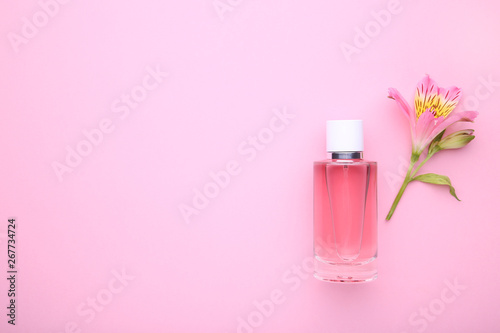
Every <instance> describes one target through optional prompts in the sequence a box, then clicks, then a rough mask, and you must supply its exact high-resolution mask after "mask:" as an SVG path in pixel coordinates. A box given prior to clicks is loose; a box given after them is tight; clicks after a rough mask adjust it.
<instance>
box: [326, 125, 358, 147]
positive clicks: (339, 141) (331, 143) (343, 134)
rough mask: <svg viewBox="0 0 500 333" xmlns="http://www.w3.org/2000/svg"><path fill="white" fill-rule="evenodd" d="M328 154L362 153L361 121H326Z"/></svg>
mask: <svg viewBox="0 0 500 333" xmlns="http://www.w3.org/2000/svg"><path fill="white" fill-rule="evenodd" d="M326 150H327V151H328V152H341V151H363V121H362V120H328V121H327V122H326Z"/></svg>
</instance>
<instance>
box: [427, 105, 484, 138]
mask: <svg viewBox="0 0 500 333" xmlns="http://www.w3.org/2000/svg"><path fill="white" fill-rule="evenodd" d="M478 114H479V112H477V111H462V112H455V113H452V114H451V115H450V116H449V117H447V118H444V120H441V121H438V122H437V124H436V126H435V127H434V129H433V130H432V133H431V134H430V137H431V139H430V140H429V142H430V141H432V139H434V138H435V137H436V135H438V134H439V133H441V131H442V130H444V129H446V128H447V127H448V126H450V125H453V124H454V123H456V122H459V121H468V122H473V121H474V119H475V118H476V117H477V115H478ZM440 118H442V117H440Z"/></svg>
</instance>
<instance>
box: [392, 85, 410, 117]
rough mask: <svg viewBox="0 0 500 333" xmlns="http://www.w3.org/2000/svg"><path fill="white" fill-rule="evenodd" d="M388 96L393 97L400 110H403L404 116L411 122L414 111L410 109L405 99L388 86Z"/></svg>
mask: <svg viewBox="0 0 500 333" xmlns="http://www.w3.org/2000/svg"><path fill="white" fill-rule="evenodd" d="M389 98H392V99H394V100H395V101H396V102H397V103H398V105H399V107H400V108H401V110H403V112H404V114H405V115H406V117H407V118H408V120H410V121H411V122H412V123H414V121H413V120H414V118H415V113H414V112H413V110H412V109H410V106H409V105H408V103H407V102H406V100H405V99H404V98H403V97H402V96H401V94H400V93H399V91H397V90H396V89H394V88H389Z"/></svg>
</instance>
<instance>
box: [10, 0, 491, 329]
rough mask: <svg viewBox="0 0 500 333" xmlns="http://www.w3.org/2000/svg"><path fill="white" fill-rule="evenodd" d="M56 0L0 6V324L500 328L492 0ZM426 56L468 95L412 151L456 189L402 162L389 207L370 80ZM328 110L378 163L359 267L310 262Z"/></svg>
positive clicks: (404, 86) (379, 96) (397, 153)
mask: <svg viewBox="0 0 500 333" xmlns="http://www.w3.org/2000/svg"><path fill="white" fill-rule="evenodd" d="M59 1H60V2H57V3H55V2H54V0H41V1H22V2H16V1H3V2H1V3H0V13H1V14H0V16H1V20H0V22H1V23H0V35H1V36H3V37H2V41H1V43H0V53H1V59H2V61H1V62H0V70H1V72H0V73H1V76H0V94H1V95H0V96H1V101H2V104H1V105H2V107H1V110H2V111H1V113H0V135H1V144H0V154H1V156H2V162H1V173H0V175H1V182H0V184H1V185H0V186H1V191H0V202H1V205H0V242H1V244H0V249H2V250H1V251H0V277H2V276H3V277H2V278H1V279H0V295H1V296H0V303H1V306H0V308H1V309H3V310H1V312H0V318H2V319H1V321H0V331H1V332H42V333H43V332H50V333H56V332H57V333H61V332H240V333H252V332H256V333H257V332H262V333H265V332H339V333H340V332H342V333H344V332H384V333H385V332H395V333H402V332H424V331H425V332H496V331H499V330H500V324H498V316H499V315H500V306H499V305H498V304H499V303H498V299H499V296H500V284H499V283H498V270H499V269H498V267H499V264H500V243H499V242H498V235H499V232H500V224H499V223H498V220H499V218H498V216H499V207H500V206H499V204H498V198H499V197H500V186H499V185H500V181H499V177H498V171H497V170H498V166H499V163H500V159H499V157H498V156H499V154H498V153H497V150H498V141H497V139H496V137H497V135H498V134H497V133H498V122H499V121H500V113H499V112H498V105H499V103H500V68H499V65H498V61H499V60H498V59H500V43H499V39H498V33H499V31H500V21H499V20H498V12H499V10H500V6H498V4H497V3H495V2H494V1H489V0H483V1H472V0H470V1H451V0H450V1H440V2H437V1H409V0H401V1H400V3H399V4H398V3H397V2H394V1H372V2H368V1H366V2H363V1H342V2H339V1H309V2H304V1H302V2H297V1H285V0H281V1H279V0H276V1H262V0H252V1H244V0H216V1H215V2H214V1H213V0H206V1H192V0H191V1H190V0H184V1H159V0H157V1H148V2H133V1H116V0H115V1H105V2H102V1H85V2H82V1H67V0H64V1H62V0H59ZM57 4H58V5H57ZM42 7H43V8H45V11H46V12H48V13H49V14H50V15H49V14H44V12H42V10H44V9H42ZM35 24H36V25H35ZM37 25H38V26H37ZM364 31H366V32H364ZM167 73H168V74H167ZM426 73H427V74H430V75H431V76H432V78H434V79H435V80H436V81H437V82H438V83H439V84H440V85H442V86H450V85H456V86H459V87H461V88H462V89H463V100H462V102H461V104H460V105H459V109H461V110H465V109H476V110H478V111H479V112H480V114H479V117H478V119H477V121H476V123H475V124H473V127H474V128H475V129H476V135H477V138H476V139H475V140H474V141H473V142H472V143H471V144H470V145H469V146H468V147H466V148H464V149H462V150H460V151H446V152H440V153H438V155H436V156H435V157H433V159H432V160H431V161H430V162H429V163H428V164H426V165H425V167H424V168H423V171H427V172H436V173H443V174H446V175H448V176H449V177H450V178H451V180H452V182H453V184H454V186H455V187H456V190H457V195H458V196H459V197H460V199H462V201H461V202H458V201H456V200H455V199H454V198H453V197H452V196H450V195H449V193H448V190H447V189H446V188H444V187H443V188H441V187H434V186H432V185H428V184H416V183H415V184H413V183H412V184H410V186H409V187H408V189H407V192H406V193H405V195H404V197H403V199H402V201H401V203H400V204H399V207H398V209H397V210H396V213H395V215H394V217H393V219H392V220H391V222H390V223H386V222H385V221H384V220H383V218H384V217H385V215H386V214H387V211H388V210H389V208H390V205H391V203H392V200H393V199H394V196H395V195H396V192H397V190H398V187H399V185H400V183H401V181H402V179H403V178H402V174H403V173H404V171H405V170H404V169H405V163H406V162H407V160H408V158H409V155H410V134H409V128H408V124H407V120H406V119H405V117H404V116H403V114H402V113H401V112H400V110H398V108H397V105H396V103H395V102H394V101H392V100H389V99H388V98H387V97H386V96H387V88H389V87H395V88H397V89H398V90H399V91H400V92H401V93H402V94H403V95H404V96H405V98H407V99H411V98H413V95H414V88H415V85H416V83H417V82H418V81H419V80H420V79H421V78H422V76H423V75H424V74H426ZM327 119H363V120H364V124H365V150H366V154H365V157H366V158H367V159H368V160H375V161H377V162H378V166H379V170H378V171H379V179H378V180H379V186H378V190H379V192H378V194H379V259H378V264H379V278H378V280H377V281H375V282H372V283H369V284H363V285H332V284H328V283H325V282H320V281H317V280H315V279H314V278H312V277H311V266H310V263H311V255H312V162H313V161H314V160H320V159H323V158H324V156H325V154H324V150H325V143H324V140H325V133H324V127H325V121H326V120H327ZM75 154H79V156H75ZM82 155H83V156H82ZM54 166H56V167H57V168H58V170H59V172H56V171H55V170H54ZM61 166H63V167H61ZM200 192H205V193H207V194H208V196H209V197H208V198H207V197H206V196H205V197H204V198H203V197H202V196H201V195H200V194H199V193H200ZM193 200H194V201H195V202H193ZM188 206H189V207H188ZM181 210H182V211H183V212H184V213H183V214H181ZM9 217H15V218H16V223H17V225H18V228H17V229H16V230H17V234H16V236H17V243H16V246H17V247H16V251H17V252H16V256H17V267H16V269H18V274H17V280H16V292H17V295H16V305H17V307H16V326H15V327H13V326H12V325H8V324H7V320H8V317H7V316H6V314H7V309H6V307H7V306H8V302H9V298H8V297H7V290H8V288H9V286H8V281H7V279H6V277H7V273H6V271H7V251H6V246H7V240H8V239H7V238H6V233H7V224H8V222H7V219H8V218H9Z"/></svg>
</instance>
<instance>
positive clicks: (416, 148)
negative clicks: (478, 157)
mask: <svg viewBox="0 0 500 333" xmlns="http://www.w3.org/2000/svg"><path fill="white" fill-rule="evenodd" d="M461 96H462V91H461V90H460V89H458V88H457V87H450V88H441V87H438V86H437V84H436V82H434V80H432V79H431V78H430V77H429V75H426V76H425V77H424V78H423V79H422V81H420V82H419V83H418V85H417V91H416V93H415V102H414V107H413V108H412V107H410V105H409V104H408V103H407V102H406V101H405V99H404V98H403V97H401V94H400V93H399V92H398V91H397V90H396V89H394V88H389V98H392V99H394V100H395V101H396V102H397V103H398V105H399V107H400V108H401V110H403V112H404V114H405V115H406V117H407V118H408V120H409V122H410V129H411V138H412V140H411V141H412V150H411V158H410V163H409V167H408V171H407V173H406V176H405V178H404V180H403V184H402V185H401V188H400V189H399V192H398V194H397V195H396V198H395V199H394V202H393V204H392V207H391V209H390V210H389V213H388V214H387V217H386V220H390V219H391V217H392V215H393V214H394V210H395V209H396V207H397V205H398V203H399V200H401V197H402V195H403V193H404V191H405V189H406V187H407V186H408V184H409V183H410V182H412V181H420V182H424V183H430V184H436V185H445V186H448V187H449V189H450V194H451V195H453V196H454V197H455V198H456V199H457V200H459V199H458V197H457V194H456V193H455V188H454V187H453V186H452V185H451V180H450V178H448V177H447V176H444V175H438V174H435V173H426V174H422V175H417V173H418V171H419V170H420V168H421V167H422V166H423V165H424V164H425V163H426V162H427V161H428V160H429V159H430V158H431V157H432V155H434V154H435V153H437V152H438V151H440V150H443V149H457V148H462V147H464V146H466V145H467V144H468V143H469V142H470V141H472V140H473V139H474V135H472V133H473V132H474V131H473V130H470V129H468V130H461V131H457V132H455V133H452V134H450V135H448V136H446V137H445V138H444V139H443V135H444V132H445V130H446V129H447V128H448V127H449V126H450V125H453V124H454V123H456V122H459V121H468V122H472V121H473V120H474V118H476V117H477V115H478V113H477V112H476V111H462V112H453V110H454V109H455V107H456V106H457V104H458V102H459V101H460V97H461ZM427 147H428V150H427V154H426V157H425V159H424V160H423V161H422V162H421V163H420V164H418V165H415V164H416V163H417V162H418V161H419V159H420V155H422V153H423V152H424V150H425V149H426V148H427Z"/></svg>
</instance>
